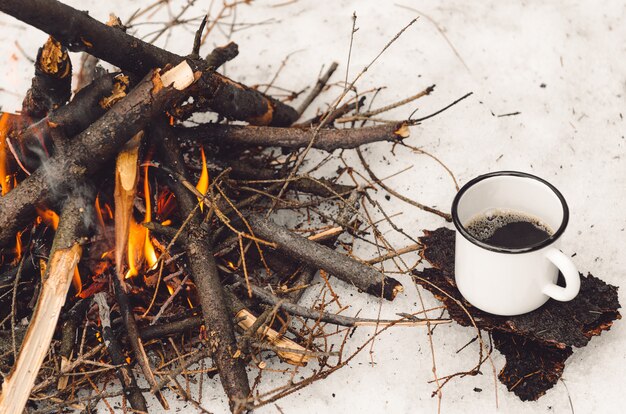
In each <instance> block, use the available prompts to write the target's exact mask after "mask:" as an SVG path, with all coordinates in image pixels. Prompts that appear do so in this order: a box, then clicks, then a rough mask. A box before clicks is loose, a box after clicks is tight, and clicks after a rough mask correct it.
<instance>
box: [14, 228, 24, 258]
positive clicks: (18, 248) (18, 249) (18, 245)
mask: <svg viewBox="0 0 626 414" xmlns="http://www.w3.org/2000/svg"><path fill="white" fill-rule="evenodd" d="M21 258H22V232H21V231H18V232H17V234H16V235H15V263H17V262H19V260H20V259H21Z"/></svg>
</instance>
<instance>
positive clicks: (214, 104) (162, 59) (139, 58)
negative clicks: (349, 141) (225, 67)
mask: <svg viewBox="0 0 626 414" xmlns="http://www.w3.org/2000/svg"><path fill="white" fill-rule="evenodd" d="M0 11H3V12H5V13H7V14H9V15H11V16H13V17H15V18H17V19H19V20H21V21H23V22H24V23H27V24H29V25H31V26H34V27H37V28H38V29H40V30H43V31H44V32H46V33H48V34H50V35H52V36H54V37H55V39H57V40H59V41H60V42H62V43H63V44H65V45H66V46H67V47H68V48H69V49H70V50H71V51H86V52H88V53H90V54H92V55H94V56H96V57H97V58H99V59H102V60H104V61H107V62H109V63H111V64H113V65H116V66H118V67H120V68H122V69H123V70H128V71H130V72H135V73H137V74H138V75H140V76H142V75H145V74H146V73H148V72H149V71H150V70H151V69H154V68H159V67H164V66H165V65H167V64H172V65H175V64H178V63H180V62H181V61H183V60H184V58H183V57H182V56H178V55H176V54H174V53H171V52H168V51H166V50H163V49H160V48H158V47H156V46H154V45H151V44H149V43H146V42H144V41H142V40H140V39H137V38H135V37H133V36H131V35H128V34H126V33H125V32H124V31H122V30H119V29H117V28H114V27H110V26H107V25H105V24H102V23H100V22H98V21H97V20H94V19H93V18H91V17H90V16H89V15H87V14H86V13H83V12H81V11H79V10H76V9H74V8H72V7H70V6H66V5H64V4H62V3H60V2H58V1H56V0H32V1H29V2H23V1H21V0H4V1H2V2H1V3H0ZM67 22H71V24H68V23H67ZM193 66H194V69H196V70H198V71H200V72H202V74H203V75H202V78H201V79H199V81H198V83H197V85H196V87H194V92H195V93H194V96H202V97H203V98H204V99H205V100H206V101H207V102H208V104H209V106H210V107H211V109H212V110H213V111H215V112H217V113H219V114H220V115H222V116H225V117H227V118H234V119H238V120H243V121H247V122H249V123H251V124H254V125H274V126H287V125H291V124H292V123H293V122H294V121H295V120H296V119H297V117H298V114H297V112H296V110H295V109H293V108H291V107H290V106H288V105H285V104H283V103H281V102H279V101H277V100H275V99H273V98H270V97H268V96H266V95H264V94H262V93H260V92H258V91H256V90H254V89H251V88H249V87H247V86H245V85H243V84H241V83H238V82H235V81H233V80H231V79H228V78H227V77H225V76H223V75H220V74H218V73H215V72H214V71H211V70H209V69H210V68H209V66H208V65H207V64H206V62H204V61H203V60H198V61H194V64H193Z"/></svg>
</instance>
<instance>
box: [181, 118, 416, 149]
mask: <svg viewBox="0 0 626 414" xmlns="http://www.w3.org/2000/svg"><path fill="white" fill-rule="evenodd" d="M176 135H177V136H179V137H180V138H181V139H184V140H190V141H194V142H199V143H203V144H217V145H219V144H221V143H224V144H235V145H244V146H258V145H260V146H264V147H283V148H289V149H297V148H304V147H306V146H307V145H309V142H311V140H312V139H313V138H314V137H315V139H314V141H313V148H318V149H322V150H324V151H328V152H332V151H334V150H336V149H349V148H357V147H359V146H361V145H365V144H370V143H372V142H379V141H389V142H399V141H402V140H403V139H404V138H407V137H408V136H409V127H408V125H407V124H406V123H403V122H400V123H397V124H391V125H378V126H373V127H365V128H354V129H351V128H346V129H322V130H320V131H319V132H318V133H316V132H315V130H313V129H310V128H272V127H259V126H257V127H254V126H245V127H244V126H240V125H224V124H205V125H200V126H197V127H190V128H185V127H178V128H176Z"/></svg>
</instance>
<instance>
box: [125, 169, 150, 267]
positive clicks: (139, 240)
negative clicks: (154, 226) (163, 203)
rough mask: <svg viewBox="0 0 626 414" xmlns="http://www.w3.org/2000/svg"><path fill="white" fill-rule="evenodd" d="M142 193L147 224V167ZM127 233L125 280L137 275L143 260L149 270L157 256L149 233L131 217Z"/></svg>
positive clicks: (148, 187)
mask: <svg viewBox="0 0 626 414" xmlns="http://www.w3.org/2000/svg"><path fill="white" fill-rule="evenodd" d="M143 191H144V199H145V203H146V214H145V216H144V222H146V223H149V222H151V221H152V201H151V200H150V181H149V180H148V166H146V167H144V179H143ZM128 232H129V234H128V272H126V278H130V277H133V276H137V275H138V274H139V268H140V267H141V263H142V262H143V260H145V261H146V263H147V264H148V267H149V268H152V267H154V266H155V265H156V263H157V255H156V251H155V250H154V245H153V244H152V240H151V239H150V231H149V230H148V229H146V228H145V227H143V226H142V225H141V224H138V223H137V222H136V221H135V219H134V218H132V217H131V218H130V226H129V228H128Z"/></svg>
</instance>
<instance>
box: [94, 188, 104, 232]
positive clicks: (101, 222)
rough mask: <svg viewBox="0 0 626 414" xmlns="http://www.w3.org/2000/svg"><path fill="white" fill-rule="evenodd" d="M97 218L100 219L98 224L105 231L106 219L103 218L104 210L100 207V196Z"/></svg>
mask: <svg viewBox="0 0 626 414" xmlns="http://www.w3.org/2000/svg"><path fill="white" fill-rule="evenodd" d="M95 204H96V217H97V218H98V223H99V224H100V227H101V228H102V229H104V227H105V226H104V217H103V216H102V208H101V207H100V194H98V195H97V196H96V203H95Z"/></svg>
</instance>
